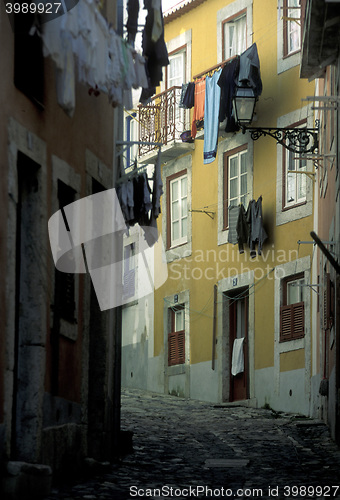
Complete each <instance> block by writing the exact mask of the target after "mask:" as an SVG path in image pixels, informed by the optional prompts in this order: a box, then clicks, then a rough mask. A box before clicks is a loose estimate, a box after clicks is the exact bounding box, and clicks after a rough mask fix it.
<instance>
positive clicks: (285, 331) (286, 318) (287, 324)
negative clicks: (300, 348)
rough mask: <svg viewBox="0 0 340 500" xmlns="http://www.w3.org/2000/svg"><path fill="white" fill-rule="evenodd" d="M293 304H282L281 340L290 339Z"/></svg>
mask: <svg viewBox="0 0 340 500" xmlns="http://www.w3.org/2000/svg"><path fill="white" fill-rule="evenodd" d="M291 308H292V306H282V307H281V309H280V340H281V342H282V341H285V340H290V338H291V334H292V313H291Z"/></svg>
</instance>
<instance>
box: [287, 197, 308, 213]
mask: <svg viewBox="0 0 340 500" xmlns="http://www.w3.org/2000/svg"><path fill="white" fill-rule="evenodd" d="M306 204H307V200H305V201H301V202H300V203H295V205H289V206H287V207H282V212H287V211H288V210H292V209H294V208H298V207H302V206H303V205H306Z"/></svg>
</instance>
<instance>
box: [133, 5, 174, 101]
mask: <svg viewBox="0 0 340 500" xmlns="http://www.w3.org/2000/svg"><path fill="white" fill-rule="evenodd" d="M144 8H145V9H147V11H148V14H147V17H146V21H145V26H144V31H143V40H142V48H143V56H144V57H145V59H146V70H147V76H148V82H149V85H148V87H147V88H143V90H142V93H141V97H140V102H141V103H142V104H146V103H147V102H148V101H149V100H150V98H151V97H152V96H153V95H154V94H155V93H156V87H158V86H159V84H160V82H161V81H162V78H163V67H164V66H167V65H168V64H169V58H168V51H167V48H166V45H165V41H164V21H163V14H162V8H161V4H160V3H157V2H156V3H154V0H144ZM155 11H157V14H156V19H155ZM159 16H160V19H161V26H162V29H161V30H160V33H159V30H158V31H157V28H155V29H154V24H156V26H157V25H158V24H159ZM155 32H156V33H159V38H158V39H157V40H155Z"/></svg>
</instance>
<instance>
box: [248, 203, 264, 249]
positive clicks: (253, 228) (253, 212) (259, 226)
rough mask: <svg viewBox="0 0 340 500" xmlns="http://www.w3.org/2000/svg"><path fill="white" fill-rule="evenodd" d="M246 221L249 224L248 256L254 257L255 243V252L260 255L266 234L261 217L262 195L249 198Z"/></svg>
mask: <svg viewBox="0 0 340 500" xmlns="http://www.w3.org/2000/svg"><path fill="white" fill-rule="evenodd" d="M247 221H248V224H249V248H250V257H251V258H254V257H256V250H255V245H256V244H258V247H257V253H258V254H259V255H261V253H262V248H263V243H264V241H265V240H266V239H267V238H268V235H267V233H266V231H265V229H264V227H263V219H262V196H260V197H259V198H258V200H257V201H255V200H251V201H250V202H249V206H248V209H247Z"/></svg>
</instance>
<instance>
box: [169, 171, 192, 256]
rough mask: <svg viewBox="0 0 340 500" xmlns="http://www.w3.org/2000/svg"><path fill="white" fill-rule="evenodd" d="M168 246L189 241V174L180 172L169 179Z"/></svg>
mask: <svg viewBox="0 0 340 500" xmlns="http://www.w3.org/2000/svg"><path fill="white" fill-rule="evenodd" d="M167 192H168V214H169V218H168V247H174V246H177V245H182V244H183V243H186V242H187V241H188V176H187V173H186V171H182V172H179V173H178V174H175V175H173V176H170V177H169V178H168V179H167Z"/></svg>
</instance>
